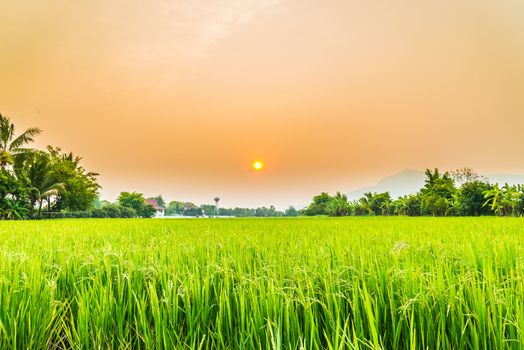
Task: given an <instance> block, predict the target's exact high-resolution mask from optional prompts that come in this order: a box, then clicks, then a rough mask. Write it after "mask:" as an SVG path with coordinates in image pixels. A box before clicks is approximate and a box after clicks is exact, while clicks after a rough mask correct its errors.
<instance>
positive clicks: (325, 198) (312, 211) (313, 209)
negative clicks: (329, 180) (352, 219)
mask: <svg viewBox="0 0 524 350" xmlns="http://www.w3.org/2000/svg"><path fill="white" fill-rule="evenodd" d="M330 201H331V196H330V195H329V194H328V193H327V192H322V193H321V194H319V195H318V196H315V197H313V202H312V203H311V204H310V205H309V207H307V208H306V209H305V210H304V212H303V213H304V215H308V216H315V215H327V214H328V210H327V206H328V204H329V202H330Z"/></svg>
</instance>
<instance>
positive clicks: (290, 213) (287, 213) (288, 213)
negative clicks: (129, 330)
mask: <svg viewBox="0 0 524 350" xmlns="http://www.w3.org/2000/svg"><path fill="white" fill-rule="evenodd" d="M298 214H299V212H298V210H296V209H295V207H293V206H289V208H287V209H286V211H285V212H284V215H285V216H289V217H294V216H298Z"/></svg>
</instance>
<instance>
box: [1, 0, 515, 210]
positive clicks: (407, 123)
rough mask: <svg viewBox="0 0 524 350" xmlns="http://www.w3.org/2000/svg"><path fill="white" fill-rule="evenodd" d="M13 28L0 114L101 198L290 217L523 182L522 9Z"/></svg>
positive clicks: (91, 16)
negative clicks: (364, 192)
mask: <svg viewBox="0 0 524 350" xmlns="http://www.w3.org/2000/svg"><path fill="white" fill-rule="evenodd" d="M0 25H1V28H2V30H1V31H0V52H1V54H0V112H1V113H3V114H6V115H8V116H9V117H11V118H12V119H13V120H14V121H15V122H16V124H17V125H18V126H19V128H20V129H21V128H25V127H29V126H38V127H41V128H42V129H44V134H43V135H42V136H40V137H39V139H38V146H45V145H46V144H54V145H60V146H62V148H63V149H64V150H67V151H73V152H75V153H77V154H79V155H81V156H83V157H84V165H85V166H86V167H87V168H89V169H90V170H94V171H98V172H100V173H101V177H100V182H101V184H102V185H103V187H104V189H103V191H102V197H104V198H108V199H114V198H115V197H116V195H117V194H118V193H119V192H120V191H122V190H136V191H140V192H143V193H145V194H146V195H156V194H163V195H164V197H165V198H167V199H169V200H171V199H180V200H182V199H183V200H192V201H195V202H197V203H203V202H208V203H212V198H213V197H215V196H217V195H218V196H219V197H221V198H222V201H221V203H222V205H224V206H237V205H238V206H259V205H266V206H269V205H271V204H274V205H276V206H277V207H285V206H287V205H289V204H297V205H300V204H305V203H307V201H308V200H309V199H310V198H311V197H312V196H313V195H315V194H316V193H318V192H320V191H335V190H341V191H344V192H347V191H349V190H352V189H355V188H357V187H360V186H363V185H368V184H373V183H374V182H376V181H377V180H378V179H380V178H381V177H383V176H385V175H388V174H391V173H394V172H397V171H400V170H402V169H406V168H415V169H423V168H425V167H435V166H437V167H441V168H445V169H448V168H455V167H459V166H470V167H474V168H476V169H477V170H479V171H482V172H505V173H524V158H523V156H522V152H523V149H524V137H522V130H524V2H522V1H520V0H497V1H491V0H490V1H488V0H453V1H436V0H435V1H419V0H417V1H415V0H411V1H410V0H406V1H391V0H387V1H386V0H384V1H356V0H344V1H342V0H332V1H307V0H290V1H284V0H281V1H278V0H246V1H233V0H229V1H220V0H219V1H197V0H188V1H167V0H165V1H160V0H154V1H138V0H115V1H111V2H109V1H102V0H90V1H87V0H78V1H70V0H47V1H40V0H22V1H16V2H15V1H2V2H0ZM256 158H260V159H262V160H264V161H265V162H266V167H265V169H264V170H263V171H262V172H259V173H254V172H253V171H252V170H251V169H250V164H251V162H252V161H253V160H254V159H256Z"/></svg>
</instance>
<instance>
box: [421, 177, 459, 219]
mask: <svg viewBox="0 0 524 350" xmlns="http://www.w3.org/2000/svg"><path fill="white" fill-rule="evenodd" d="M455 191H456V188H455V182H454V181H453V179H452V178H451V176H450V175H449V173H448V172H445V173H443V174H441V173H440V172H439V170H438V169H435V170H434V171H431V170H429V169H426V183H425V185H424V187H423V188H422V189H421V190H420V193H421V211H422V213H423V214H429V215H433V216H445V215H447V214H448V212H449V209H450V207H451V205H450V204H451V203H452V200H453V194H454V193H455Z"/></svg>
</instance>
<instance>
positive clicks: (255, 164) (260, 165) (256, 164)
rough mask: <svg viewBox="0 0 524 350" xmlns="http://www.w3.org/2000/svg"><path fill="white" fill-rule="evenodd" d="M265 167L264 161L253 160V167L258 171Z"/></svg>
mask: <svg viewBox="0 0 524 350" xmlns="http://www.w3.org/2000/svg"><path fill="white" fill-rule="evenodd" d="M263 167H264V163H262V162H261V161H259V160H257V161H254V162H253V169H255V170H257V171H258V170H262V168H263Z"/></svg>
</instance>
